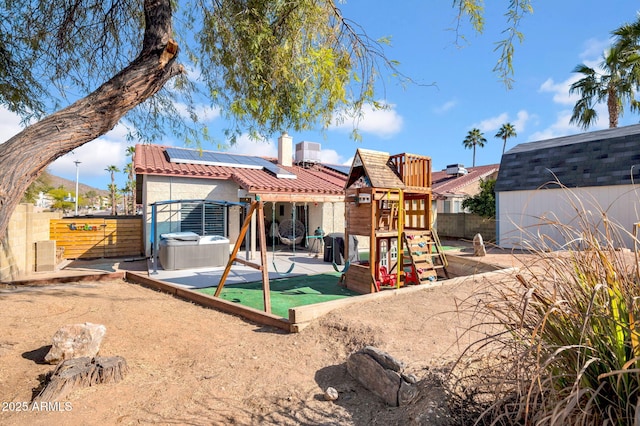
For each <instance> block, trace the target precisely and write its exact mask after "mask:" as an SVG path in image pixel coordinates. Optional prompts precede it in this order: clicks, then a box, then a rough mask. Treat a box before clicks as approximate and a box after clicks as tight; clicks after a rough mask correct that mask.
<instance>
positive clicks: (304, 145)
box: [295, 142, 320, 166]
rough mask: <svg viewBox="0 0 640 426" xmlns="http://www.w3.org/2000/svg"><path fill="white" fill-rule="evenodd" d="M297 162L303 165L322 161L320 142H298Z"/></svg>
mask: <svg viewBox="0 0 640 426" xmlns="http://www.w3.org/2000/svg"><path fill="white" fill-rule="evenodd" d="M295 158H296V164H300V165H302V166H305V165H313V164H317V163H319V162H320V144H319V143H317V142H299V143H297V144H296V157H295Z"/></svg>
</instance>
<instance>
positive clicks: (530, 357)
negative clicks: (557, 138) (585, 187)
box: [449, 199, 640, 425]
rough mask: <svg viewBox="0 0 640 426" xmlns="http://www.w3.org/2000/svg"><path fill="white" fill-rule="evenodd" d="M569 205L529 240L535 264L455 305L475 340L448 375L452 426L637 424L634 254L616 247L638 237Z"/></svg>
mask: <svg viewBox="0 0 640 426" xmlns="http://www.w3.org/2000/svg"><path fill="white" fill-rule="evenodd" d="M573 208H574V210H575V213H576V215H575V218H574V220H573V221H571V224H570V225H567V224H566V220H565V221H564V222H565V223H563V224H561V223H560V222H559V221H557V220H553V219H549V218H546V219H545V226H546V229H547V230H549V229H554V230H555V231H556V232H555V233H553V235H556V237H555V238H554V239H551V238H549V237H548V236H542V235H532V236H531V241H536V246H535V247H534V246H533V245H532V246H531V247H529V249H530V250H528V251H529V252H530V253H532V254H534V255H535V256H534V258H535V260H534V261H531V262H529V264H528V265H524V266H523V267H521V268H519V269H518V270H517V272H514V273H513V274H512V275H509V276H508V277H507V278H506V279H504V280H502V281H500V282H495V280H494V281H493V282H491V283H487V285H486V287H485V288H484V289H483V291H480V292H478V293H476V294H475V295H474V296H473V297H472V298H469V299H466V300H464V301H462V302H461V303H460V309H461V310H465V311H469V310H471V311H472V312H473V315H474V318H475V319H476V321H475V322H474V324H475V325H474V326H473V327H471V329H469V330H467V331H468V332H471V331H473V332H482V336H483V337H482V338H481V339H479V340H477V341H475V343H474V344H472V345H471V346H469V347H468V348H467V349H466V351H465V352H464V355H463V356H462V357H461V358H460V359H459V361H458V362H457V363H456V366H455V367H454V368H453V371H452V373H451V376H450V380H449V387H450V388H449V390H450V392H451V395H452V399H451V400H452V405H453V407H452V408H453V410H452V411H453V412H457V413H458V416H459V418H458V421H459V423H460V424H462V423H466V424H479V425H489V424H490V425H511V424H521V425H634V424H635V425H640V410H639V399H638V394H639V390H640V389H639V388H640V307H639V305H640V301H639V298H640V276H639V274H638V256H637V251H636V250H635V247H634V248H632V249H631V250H629V249H628V248H627V249H621V247H623V246H624V245H625V244H624V243H625V242H626V245H627V246H628V245H629V243H628V242H629V241H632V244H633V245H634V246H637V240H636V238H635V237H634V236H633V230H626V229H622V228H621V227H620V226H618V225H616V224H614V223H612V222H610V221H609V220H608V218H607V213H606V212H605V211H603V210H602V209H586V208H585V206H584V205H583V203H582V202H580V201H578V200H577V199H576V201H575V202H574V203H573ZM549 234H550V233H546V234H545V235H549ZM558 236H559V237H558Z"/></svg>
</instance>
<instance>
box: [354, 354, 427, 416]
mask: <svg viewBox="0 0 640 426" xmlns="http://www.w3.org/2000/svg"><path fill="white" fill-rule="evenodd" d="M403 370H404V363H402V362H401V361H399V360H397V359H396V358H394V357H393V356H391V355H389V354H388V353H386V352H384V351H381V350H380V349H377V348H374V347H372V346H367V347H365V348H363V349H362V350H360V351H358V352H355V353H353V354H351V355H350V356H349V358H348V359H347V371H348V372H349V374H350V375H351V376H352V377H353V378H354V379H356V380H357V381H358V382H359V383H360V384H361V385H362V386H364V387H365V388H367V389H368V390H369V391H371V392H372V393H373V394H375V395H377V396H378V397H380V398H381V399H382V400H383V401H384V402H385V403H386V404H387V405H390V406H392V407H398V406H404V405H408V404H410V403H411V402H413V401H414V400H415V398H416V397H417V396H418V388H417V386H416V380H415V376H413V375H410V374H409V375H408V374H405V373H404V371H403Z"/></svg>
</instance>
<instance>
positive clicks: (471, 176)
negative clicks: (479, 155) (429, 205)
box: [431, 164, 500, 213]
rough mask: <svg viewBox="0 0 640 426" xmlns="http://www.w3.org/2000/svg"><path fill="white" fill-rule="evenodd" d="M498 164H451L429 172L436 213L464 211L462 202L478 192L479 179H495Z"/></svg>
mask: <svg viewBox="0 0 640 426" xmlns="http://www.w3.org/2000/svg"><path fill="white" fill-rule="evenodd" d="M499 168H500V165H499V164H490V165H488V166H478V167H469V168H465V167H464V166H463V165H462V164H451V165H448V166H447V168H446V169H444V170H442V171H439V172H432V173H431V188H432V191H433V203H434V204H435V210H436V211H437V212H438V213H464V212H465V211H464V209H463V208H462V202H463V201H464V199H465V198H467V197H472V196H474V195H476V194H478V193H479V192H480V181H481V180H487V179H496V178H497V176H498V169H499Z"/></svg>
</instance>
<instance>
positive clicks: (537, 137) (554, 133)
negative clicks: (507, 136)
mask: <svg viewBox="0 0 640 426" xmlns="http://www.w3.org/2000/svg"><path fill="white" fill-rule="evenodd" d="M570 119H571V110H564V111H561V112H560V113H558V117H557V119H556V121H555V123H553V124H552V125H551V126H549V127H547V128H546V129H544V130H541V131H538V132H535V133H533V134H531V135H530V136H529V141H530V142H534V141H541V140H545V139H552V138H557V137H560V136H567V135H572V134H574V133H577V132H579V131H580V130H579V128H578V127H577V126H575V125H573V124H569V120H570Z"/></svg>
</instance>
